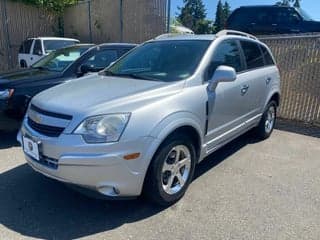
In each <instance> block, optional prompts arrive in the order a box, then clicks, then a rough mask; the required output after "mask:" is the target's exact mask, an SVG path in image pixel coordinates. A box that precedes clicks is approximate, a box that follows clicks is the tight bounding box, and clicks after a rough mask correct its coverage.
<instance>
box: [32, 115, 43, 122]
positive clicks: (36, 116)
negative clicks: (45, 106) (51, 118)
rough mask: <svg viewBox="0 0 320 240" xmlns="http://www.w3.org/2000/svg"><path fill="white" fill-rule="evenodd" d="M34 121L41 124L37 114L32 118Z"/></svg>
mask: <svg viewBox="0 0 320 240" xmlns="http://www.w3.org/2000/svg"><path fill="white" fill-rule="evenodd" d="M34 121H35V122H36V123H38V124H40V123H41V122H42V118H41V116H40V115H38V114H36V115H35V116H34Z"/></svg>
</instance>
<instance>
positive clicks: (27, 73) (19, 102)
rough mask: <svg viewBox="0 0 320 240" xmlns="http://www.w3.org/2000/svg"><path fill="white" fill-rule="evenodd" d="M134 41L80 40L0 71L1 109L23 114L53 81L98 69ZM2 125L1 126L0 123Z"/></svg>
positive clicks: (18, 115) (128, 48)
mask: <svg viewBox="0 0 320 240" xmlns="http://www.w3.org/2000/svg"><path fill="white" fill-rule="evenodd" d="M135 46H136V45H135V44H121V43H115V44H101V45H98V46H94V45H92V44H79V45H75V46H71V47H67V48H63V49H60V50H57V51H54V52H52V53H50V54H49V55H48V56H46V57H44V58H42V59H41V60H39V61H38V62H36V63H35V64H33V65H32V66H31V68H28V69H22V70H17V71H11V72H6V73H2V74H0V112H4V113H5V116H7V117H15V118H23V115H24V113H25V111H26V108H27V106H28V103H29V101H30V99H31V98H32V97H33V96H34V95H36V94H37V93H39V92H41V91H43V90H45V89H48V88H50V87H53V86H55V85H58V84H61V83H65V82H67V81H71V80H73V79H76V78H79V77H82V76H83V75H85V74H87V73H89V72H98V71H100V70H103V69H104V68H105V67H107V66H108V65H110V63H111V62H113V61H115V60H116V59H117V58H119V57H120V56H122V55H123V54H125V53H126V52H127V51H129V50H131V49H132V48H134V47H135ZM0 127H2V126H0Z"/></svg>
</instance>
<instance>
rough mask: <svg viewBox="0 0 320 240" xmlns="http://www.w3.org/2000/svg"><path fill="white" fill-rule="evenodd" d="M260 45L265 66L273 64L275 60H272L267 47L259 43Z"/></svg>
mask: <svg viewBox="0 0 320 240" xmlns="http://www.w3.org/2000/svg"><path fill="white" fill-rule="evenodd" d="M260 47H261V50H262V55H263V58H264V62H265V64H266V65H267V66H271V65H275V62H274V60H273V58H272V56H271V54H270V52H269V51H268V49H267V48H266V47H265V46H263V45H260Z"/></svg>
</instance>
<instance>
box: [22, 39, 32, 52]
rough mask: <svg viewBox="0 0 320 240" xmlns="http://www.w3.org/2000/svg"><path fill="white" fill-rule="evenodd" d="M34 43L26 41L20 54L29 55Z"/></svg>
mask: <svg viewBox="0 0 320 240" xmlns="http://www.w3.org/2000/svg"><path fill="white" fill-rule="evenodd" d="M32 42H33V40H32V39H30V40H26V41H24V42H23V43H22V45H21V46H20V49H19V53H24V54H29V53H30V48H31V45H32Z"/></svg>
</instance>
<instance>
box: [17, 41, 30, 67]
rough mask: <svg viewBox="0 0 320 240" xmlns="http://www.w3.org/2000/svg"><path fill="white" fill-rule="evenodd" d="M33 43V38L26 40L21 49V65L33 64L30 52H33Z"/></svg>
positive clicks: (19, 57) (19, 56)
mask: <svg viewBox="0 0 320 240" xmlns="http://www.w3.org/2000/svg"><path fill="white" fill-rule="evenodd" d="M32 45H33V39H28V40H25V41H24V42H23V43H22V44H21V46H20V49H19V55H18V59H19V65H20V66H21V67H29V66H30V64H31V60H30V53H31V47H32Z"/></svg>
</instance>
